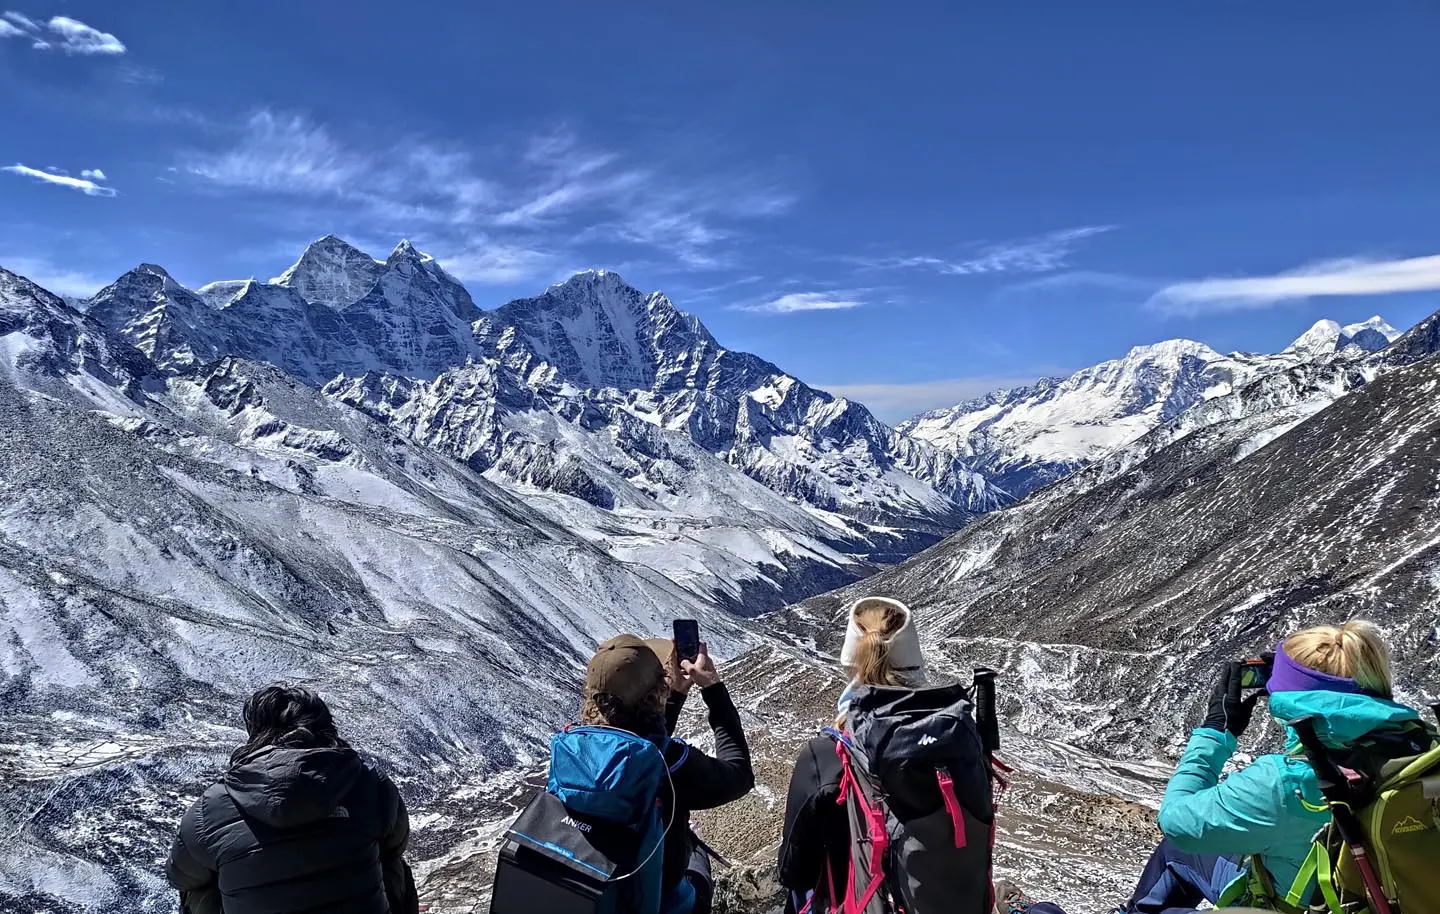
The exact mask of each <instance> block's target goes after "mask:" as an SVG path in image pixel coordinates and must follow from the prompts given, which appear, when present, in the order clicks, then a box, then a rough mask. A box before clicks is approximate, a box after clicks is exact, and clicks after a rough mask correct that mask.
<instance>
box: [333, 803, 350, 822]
mask: <svg viewBox="0 0 1440 914" xmlns="http://www.w3.org/2000/svg"><path fill="white" fill-rule="evenodd" d="M330 818H332V819H348V818H350V810H348V809H346V808H345V807H344V806H336V807H335V811H334V812H332V813H331V814H330Z"/></svg>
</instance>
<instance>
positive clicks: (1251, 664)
mask: <svg viewBox="0 0 1440 914" xmlns="http://www.w3.org/2000/svg"><path fill="white" fill-rule="evenodd" d="M1274 669H1275V661H1273V660H1266V659H1265V658H1264V657H1252V658H1251V659H1249V660H1242V661H1240V688H1242V689H1263V688H1265V683H1267V682H1269V681H1270V673H1271V672H1272V671H1273V670H1274Z"/></svg>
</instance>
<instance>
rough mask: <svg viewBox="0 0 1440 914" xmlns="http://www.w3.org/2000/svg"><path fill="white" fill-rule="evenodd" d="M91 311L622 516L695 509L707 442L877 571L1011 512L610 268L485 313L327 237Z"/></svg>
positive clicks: (146, 270)
mask: <svg viewBox="0 0 1440 914" xmlns="http://www.w3.org/2000/svg"><path fill="white" fill-rule="evenodd" d="M88 310H89V312H90V313H91V314H92V315H93V316H95V317H96V319H98V320H100V321H102V322H103V323H105V324H106V325H107V326H109V327H111V328H113V329H114V330H115V331H116V332H117V333H119V334H121V335H122V336H123V337H125V338H126V339H128V340H130V341H131V342H132V343H133V344H134V345H135V346H137V348H139V349H141V350H142V351H143V352H145V353H146V354H147V355H148V356H150V357H151V358H152V359H153V360H154V361H155V363H156V364H157V365H159V366H160V367H161V368H162V369H164V370H166V371H169V372H178V373H185V372H190V371H194V370H197V369H198V368H199V367H200V366H203V365H205V364H208V363H210V362H213V361H214V360H215V359H217V358H220V357H222V356H235V357H239V358H244V359H248V360H252V361H263V362H268V363H270V364H272V365H275V366H277V367H279V368H281V369H283V370H285V371H286V372H288V373H290V374H291V375H294V376H295V377H297V378H299V379H300V380H302V381H304V382H305V383H307V384H309V385H311V386H314V387H322V386H325V387H326V389H327V390H329V391H331V392H332V393H333V394H334V395H336V396H342V397H345V398H346V402H348V403H351V404H352V405H357V406H361V407H362V408H364V409H367V410H368V411H369V412H370V413H371V415H372V416H375V417H377V418H381V419H382V420H383V421H390V420H391V419H392V418H393V419H394V420H395V421H397V422H401V423H403V424H405V426H406V427H407V428H408V429H411V430H415V429H418V428H419V426H417V425H415V424H414V423H412V421H411V420H412V417H414V416H417V415H421V414H426V413H436V412H437V411H442V410H443V411H444V412H445V413H446V414H447V415H466V416H470V417H472V418H473V419H474V421H476V422H478V423H479V425H478V426H477V427H473V428H472V427H468V426H467V427H463V428H462V427H460V426H457V425H454V424H453V423H452V424H451V425H449V426H448V428H446V429H442V428H441V427H440V425H439V424H437V423H435V422H428V423H426V424H425V425H426V429H427V431H426V434H427V438H426V440H427V443H428V444H429V445H430V446H432V447H435V448H437V449H439V450H441V451H442V452H444V453H447V454H450V455H451V456H456V457H459V458H460V459H464V460H466V461H467V462H469V464H470V466H471V467H472V468H474V469H477V470H481V471H484V472H487V473H489V474H490V476H491V478H492V479H496V480H499V481H505V482H510V483H515V484H519V485H521V486H524V487H526V489H527V490H529V489H547V490H551V491H555V492H560V493H563V494H569V495H576V496H578V497H580V498H583V499H585V500H587V501H589V502H590V503H592V504H594V505H596V506H598V507H602V508H606V509H610V508H612V507H615V506H616V505H621V504H628V503H631V502H633V501H634V497H633V495H634V493H633V492H631V491H630V490H632V489H638V490H639V491H641V492H643V493H644V495H645V497H646V498H648V499H650V500H652V501H658V502H661V503H674V504H680V503H683V502H686V501H687V498H688V496H686V495H685V494H684V493H683V492H682V491H681V488H683V487H684V478H685V474H686V472H687V471H688V468H689V466H690V464H691V463H693V462H694V460H696V459H700V457H699V456H697V455H696V453H695V452H696V451H697V449H698V451H699V452H703V454H704V455H707V456H705V458H704V459H705V460H706V461H709V460H710V459H711V458H714V459H718V460H719V461H720V462H722V463H723V464H725V465H726V466H728V467H730V468H732V469H733V470H738V471H739V472H740V473H741V474H743V475H744V476H746V477H748V478H749V479H750V480H753V481H755V482H758V483H759V484H761V485H762V486H764V487H766V488H768V489H770V490H771V491H772V492H773V493H775V494H777V495H779V496H780V497H781V498H782V499H784V500H785V501H787V502H789V503H790V504H791V505H793V506H798V507H799V508H801V509H803V511H804V512H805V513H807V514H808V519H807V521H806V523H805V524H804V525H802V526H800V527H798V528H797V529H798V530H800V531H801V532H803V533H804V534H805V535H806V536H810V535H812V533H813V528H814V527H815V525H817V524H818V525H820V526H821V527H822V528H823V529H825V530H829V531H830V535H829V540H830V542H831V544H832V545H834V546H836V547H837V548H840V549H842V550H843V551H846V552H850V553H859V554H864V555H867V556H871V557H874V558H878V559H882V560H893V559H896V558H899V557H902V556H904V555H906V554H909V553H910V552H913V551H915V550H916V549H918V548H921V547H923V546H925V545H928V544H930V543H932V542H935V541H937V540H938V539H939V538H940V537H942V536H944V535H945V534H947V533H949V532H951V531H953V530H955V529H957V528H959V527H961V526H963V525H964V524H965V523H967V522H968V521H969V520H970V519H971V518H973V517H975V516H976V515H978V514H979V513H982V512H984V511H987V510H990V509H992V508H994V507H996V506H997V505H999V504H1002V503H1005V502H1006V501H1007V496H1006V494H1005V493H1004V492H1003V491H1001V490H999V489H997V488H995V487H993V486H991V485H989V483H988V482H987V481H986V480H985V478H984V477H983V476H981V475H980V474H978V473H976V472H974V471H973V470H972V469H971V468H970V467H969V465H968V464H967V463H966V462H965V461H964V459H963V458H961V457H958V456H956V455H955V454H953V453H952V452H951V451H949V450H946V449H941V448H936V447H933V446H931V445H929V444H927V443H925V442H921V441H917V440H915V439H914V438H911V437H908V436H905V435H902V434H900V433H898V432H896V431H895V430H894V429H892V428H890V427H889V426H886V425H884V424H883V423H881V422H879V421H878V420H876V419H875V417H874V416H873V415H871V414H870V412H869V411H868V410H866V409H865V407H864V406H862V405H860V404H858V403H855V402H853V401H850V400H845V399H842V398H836V397H832V396H830V395H829V394H826V393H824V392H823V391H818V390H815V389H813V388H811V387H809V386H807V385H805V384H804V383H803V382H801V381H800V380H799V379H797V378H794V377H792V376H790V375H787V374H785V373H784V372H783V371H781V370H780V369H779V368H777V367H776V366H774V365H772V364H770V363H769V362H766V361H764V360H763V359H760V358H758V357H756V356H753V355H749V354H746V353H738V352H734V351H731V350H728V349H726V348H724V347H723V346H721V345H720V344H719V343H718V342H717V341H716V340H715V339H714V337H713V336H711V334H710V332H709V331H708V330H707V329H706V328H705V327H704V325H703V324H701V323H700V321H699V320H698V319H696V318H695V317H694V316H693V315H689V314H686V313H685V312H683V311H681V310H680V309H678V308H677V307H675V305H674V304H673V303H671V302H670V300H669V299H667V298H666V297H665V296H664V295H662V294H660V293H658V292H657V293H651V294H649V295H645V294H642V293H640V292H639V291H637V290H636V289H634V288H632V287H630V286H629V285H627V284H626V283H625V282H624V281H623V280H622V279H621V278H620V277H619V276H617V275H615V274H614V273H607V272H603V271H598V272H597V271H591V272H586V273H581V274H578V275H577V276H575V277H573V278H572V279H570V280H568V281H567V282H564V283H561V284H559V285H556V286H553V287H552V288H550V289H549V290H547V291H546V292H545V293H543V294H542V295H539V296H536V297H534V298H530V299H523V300H520V301H515V302H511V303H510V304H508V305H505V306H503V307H501V308H499V309H498V310H496V311H493V312H486V313H482V312H480V311H478V310H477V309H476V308H475V306H474V303H473V302H472V301H471V299H470V297H469V295H468V294H467V293H466V292H465V290H464V288H463V287H462V286H460V284H459V283H457V282H456V281H455V280H454V279H453V278H451V277H450V276H449V275H448V274H446V273H445V272H444V271H443V270H442V269H441V268H440V267H439V265H438V264H436V263H435V261H434V260H433V259H432V258H430V257H429V256H428V255H425V254H422V253H420V252H418V251H416V250H415V249H414V248H413V247H412V246H411V245H410V244H409V242H401V244H400V245H399V246H397V247H396V249H395V250H394V252H392V253H391V255H390V256H389V258H388V259H387V260H386V261H384V262H383V263H382V262H379V261H376V260H374V259H373V258H371V257H369V256H368V255H366V254H363V253H362V252H360V251H358V250H356V249H355V248H353V247H351V246H350V245H348V244H346V243H345V242H344V241H342V240H340V239H338V238H335V237H334V236H327V237H326V238H322V239H320V240H319V241H317V242H315V243H314V244H312V245H310V246H309V248H307V249H306V251H305V252H304V253H303V254H302V255H301V257H300V259H299V260H298V261H297V262H296V263H295V265H294V266H292V267H291V268H290V269H288V270H286V271H285V273H284V274H282V275H281V276H280V277H278V278H277V279H276V280H275V281H274V282H272V283H262V282H257V281H254V280H250V281H246V282H244V283H239V284H237V283H234V282H222V283H216V284H212V285H211V286H206V287H204V290H203V292H202V293H200V294H196V293H192V292H190V291H188V290H186V289H184V288H182V287H181V286H179V284H177V283H175V282H174V280H173V279H171V278H170V277H169V276H168V275H166V274H165V272H164V271H163V270H161V269H160V268H159V267H154V266H148V265H147V266H142V267H139V268H137V269H136V270H134V271H131V272H130V273H128V274H126V276H124V277H121V279H120V280H118V281H117V282H116V283H114V284H112V285H111V286H109V287H107V288H106V289H105V290H103V291H102V292H101V293H100V294H99V295H97V296H96V297H95V299H93V300H92V301H91V302H90V303H89V304H88ZM381 389H383V390H384V396H383V398H382V399H383V403H382V402H381V401H380V400H377V399H376V397H375V396H374V392H375V391H378V390H381ZM408 397H413V398H415V401H416V402H414V403H410V404H408V405H407V404H405V403H402V402H401V400H402V399H404V398H408ZM680 438H684V439H688V442H682V441H680V440H679V439H680ZM656 441H664V442H667V444H665V446H664V448H662V450H664V453H652V451H653V447H654V442H656ZM482 442H483V444H482ZM677 455H678V456H677ZM736 486H739V487H740V488H744V486H741V485H740V483H739V482H738V481H735V482H734V484H733V485H730V484H728V483H727V486H721V488H726V487H729V488H734V487H736ZM690 487H691V488H694V486H693V485H691V486H690ZM717 504H718V503H717ZM786 513H789V514H794V513H796V512H794V511H793V510H788V511H787V512H786Z"/></svg>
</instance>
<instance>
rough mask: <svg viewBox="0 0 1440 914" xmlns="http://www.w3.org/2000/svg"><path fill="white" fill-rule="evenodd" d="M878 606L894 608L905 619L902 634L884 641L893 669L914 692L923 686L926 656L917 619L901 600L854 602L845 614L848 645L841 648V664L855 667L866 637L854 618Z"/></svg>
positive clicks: (873, 599) (875, 598) (869, 598)
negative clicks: (861, 640)
mask: <svg viewBox="0 0 1440 914" xmlns="http://www.w3.org/2000/svg"><path fill="white" fill-rule="evenodd" d="M876 604H882V605H885V606H891V607H894V608H895V609H898V610H899V611H900V612H901V613H902V614H904V616H905V622H904V624H903V625H901V626H900V630H899V631H897V632H896V633H895V634H893V635H891V636H890V637H889V638H886V639H885V643H886V645H887V646H888V647H889V648H890V666H891V668H892V669H894V670H895V672H896V673H898V674H899V676H900V678H901V679H903V680H904V681H905V683H906V684H907V685H909V686H911V687H912V688H918V687H920V686H922V685H924V684H925V655H924V654H923V653H921V651H920V634H919V632H917V631H915V619H914V616H912V615H911V614H910V607H908V606H906V605H905V604H904V603H901V602H900V601H898V600H889V599H886V598H885V597H865V598H864V599H863V600H857V601H855V603H854V604H853V605H852V606H851V607H850V609H849V611H848V612H846V614H845V618H846V620H847V622H846V625H845V645H844V647H842V648H840V662H841V663H842V664H844V665H845V666H852V665H854V662H855V652H856V650H858V649H859V647H860V639H861V638H863V637H864V636H865V632H864V631H862V630H861V628H860V626H859V625H858V624H857V623H856V622H855V614H856V613H857V612H859V611H860V610H861V609H862V608H864V607H867V606H874V605H876Z"/></svg>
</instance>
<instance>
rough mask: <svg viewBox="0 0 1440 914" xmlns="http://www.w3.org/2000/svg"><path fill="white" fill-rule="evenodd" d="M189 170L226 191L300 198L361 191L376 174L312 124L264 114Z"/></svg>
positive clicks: (188, 161)
mask: <svg viewBox="0 0 1440 914" xmlns="http://www.w3.org/2000/svg"><path fill="white" fill-rule="evenodd" d="M184 168H185V170H186V171H188V172H189V173H190V174H193V175H196V176H199V177H201V178H204V179H206V180H207V181H210V182H212V183H214V184H218V185H220V186H222V187H231V188H244V189H247V190H259V191H273V192H278V193H296V194H333V195H343V194H345V193H346V192H348V191H351V190H359V188H360V185H361V184H362V182H363V181H365V180H366V179H367V178H368V177H369V176H370V172H371V170H372V168H371V163H369V162H368V161H366V160H365V159H364V158H363V157H361V156H359V155H356V154H353V153H350V152H348V151H347V150H345V149H343V148H342V147H341V146H340V144H339V143H337V142H336V141H335V140H334V139H333V138H332V137H331V136H330V133H329V131H327V130H326V129H325V128H324V127H322V126H319V125H316V124H314V123H311V122H310V121H309V120H308V119H306V118H303V117H300V116H298V115H294V116H289V117H286V116H283V115H277V114H275V113H273V112H270V111H259V112H256V113H255V114H254V115H252V116H251V117H250V118H249V119H248V121H247V122H246V124H245V128H244V129H243V131H241V135H240V137H239V139H238V141H236V142H231V143H227V145H226V147H225V148H224V149H222V150H221V151H219V152H217V153H196V154H192V155H189V156H187V157H186V158H185V160H184Z"/></svg>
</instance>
